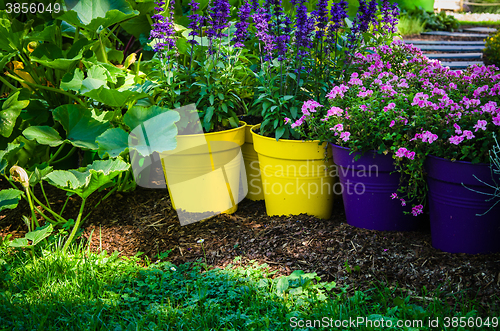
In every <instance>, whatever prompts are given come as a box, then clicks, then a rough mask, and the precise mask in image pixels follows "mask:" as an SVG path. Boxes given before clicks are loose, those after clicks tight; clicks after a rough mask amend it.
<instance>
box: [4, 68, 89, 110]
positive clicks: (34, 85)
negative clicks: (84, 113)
mask: <svg viewBox="0 0 500 331" xmlns="http://www.w3.org/2000/svg"><path fill="white" fill-rule="evenodd" d="M5 75H6V76H7V77H10V78H12V79H15V80H17V81H18V82H20V83H24V84H26V85H29V86H33V87H36V88H39V89H43V90H47V91H51V92H56V93H61V94H64V95H67V96H69V97H70V98H71V99H73V100H75V101H76V102H78V103H79V104H80V105H82V106H84V107H87V105H86V104H85V103H84V102H83V101H82V100H80V99H79V98H77V97H76V96H75V95H73V94H71V93H68V92H66V91H63V90H60V89H56V88H53V87H49V86H44V85H39V84H35V83H31V82H27V81H25V80H23V79H20V78H17V77H15V76H13V75H11V74H7V73H6V74H5Z"/></svg>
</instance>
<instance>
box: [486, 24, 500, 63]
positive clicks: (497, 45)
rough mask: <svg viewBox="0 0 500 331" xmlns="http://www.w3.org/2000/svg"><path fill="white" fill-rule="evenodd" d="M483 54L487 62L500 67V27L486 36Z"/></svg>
mask: <svg viewBox="0 0 500 331" xmlns="http://www.w3.org/2000/svg"><path fill="white" fill-rule="evenodd" d="M483 56H484V62H485V64H487V65H488V64H494V65H496V66H497V67H500V29H499V30H498V31H497V32H496V33H495V34H493V35H491V36H489V37H488V38H486V44H485V45H484V51H483Z"/></svg>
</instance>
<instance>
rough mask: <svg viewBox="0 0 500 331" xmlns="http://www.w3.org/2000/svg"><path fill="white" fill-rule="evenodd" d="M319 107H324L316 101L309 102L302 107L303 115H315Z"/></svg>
mask: <svg viewBox="0 0 500 331" xmlns="http://www.w3.org/2000/svg"><path fill="white" fill-rule="evenodd" d="M318 107H323V106H322V105H321V104H320V103H319V102H317V101H315V100H308V101H306V102H304V104H303V105H302V114H304V115H309V114H310V113H315V112H316V108H318Z"/></svg>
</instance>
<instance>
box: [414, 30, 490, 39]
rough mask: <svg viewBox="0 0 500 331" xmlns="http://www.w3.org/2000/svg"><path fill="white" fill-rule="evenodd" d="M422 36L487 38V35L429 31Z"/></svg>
mask: <svg viewBox="0 0 500 331" xmlns="http://www.w3.org/2000/svg"><path fill="white" fill-rule="evenodd" d="M422 34H425V35H430V36H447V37H462V38H482V39H485V38H488V36H489V35H488V34H482V33H464V32H448V31H429V32H422Z"/></svg>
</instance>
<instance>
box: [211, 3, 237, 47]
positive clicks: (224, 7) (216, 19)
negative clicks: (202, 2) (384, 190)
mask: <svg viewBox="0 0 500 331" xmlns="http://www.w3.org/2000/svg"><path fill="white" fill-rule="evenodd" d="M230 11H231V6H230V5H229V1H228V0H213V2H212V5H211V6H210V8H209V11H208V23H209V24H210V28H209V29H208V30H207V38H208V39H209V40H210V46H209V50H208V52H209V53H210V54H213V53H214V51H213V49H212V48H213V40H214V39H216V38H217V39H219V38H222V37H227V34H225V33H222V31H223V30H224V29H225V28H227V27H228V26H229V24H228V20H227V19H228V18H229V17H230Z"/></svg>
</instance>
